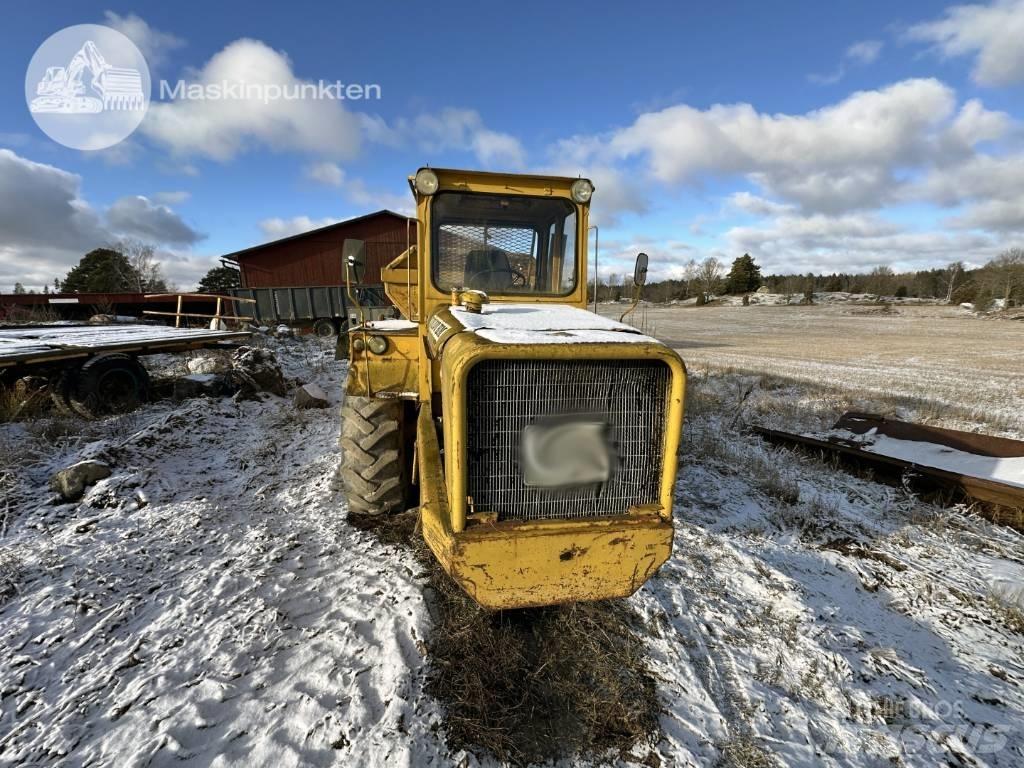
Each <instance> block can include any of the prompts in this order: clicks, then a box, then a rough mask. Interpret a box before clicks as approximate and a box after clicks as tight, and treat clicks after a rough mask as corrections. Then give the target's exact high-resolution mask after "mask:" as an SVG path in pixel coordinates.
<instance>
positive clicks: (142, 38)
mask: <svg viewBox="0 0 1024 768" xmlns="http://www.w3.org/2000/svg"><path fill="white" fill-rule="evenodd" d="M103 16H104V24H105V25H106V26H108V27H112V28H113V29H116V30H117V31H118V32H120V33H121V34H122V35H124V36H125V37H127V38H128V39H129V40H131V41H132V42H133V43H135V45H136V46H138V49H139V50H140V51H142V55H143V56H145V57H146V64H147V65H148V66H149V68H150V70H155V69H159V68H160V67H161V66H162V65H163V64H165V63H166V61H167V55H168V54H169V53H170V52H171V51H174V50H177V49H178V48H181V47H182V46H184V45H185V41H184V40H182V39H181V38H180V37H177V36H175V35H172V34H171V33H169V32H161V31H160V30H158V29H154V28H153V27H151V26H150V25H149V24H148V23H147V22H146V21H145V20H143V19H141V18H139V17H138V16H136V15H135V14H134V13H129V14H128V15H127V16H121V15H119V14H117V13H114V12H113V11H106V12H105V13H104V14H103Z"/></svg>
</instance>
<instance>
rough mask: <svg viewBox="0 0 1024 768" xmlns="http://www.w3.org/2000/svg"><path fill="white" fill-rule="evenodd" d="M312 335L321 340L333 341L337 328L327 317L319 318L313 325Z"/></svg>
mask: <svg viewBox="0 0 1024 768" xmlns="http://www.w3.org/2000/svg"><path fill="white" fill-rule="evenodd" d="M313 333H314V334H316V335H317V336H318V337H319V338H321V339H333V338H334V337H335V336H337V335H338V327H337V326H336V325H335V324H334V321H333V320H331V319H330V318H329V317H321V318H319V319H317V321H316V322H315V323H313Z"/></svg>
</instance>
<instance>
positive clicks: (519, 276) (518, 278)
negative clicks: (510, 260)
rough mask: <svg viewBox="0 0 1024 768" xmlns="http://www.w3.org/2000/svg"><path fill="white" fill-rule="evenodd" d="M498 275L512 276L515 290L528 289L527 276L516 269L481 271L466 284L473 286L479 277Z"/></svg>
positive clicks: (499, 268)
mask: <svg viewBox="0 0 1024 768" xmlns="http://www.w3.org/2000/svg"><path fill="white" fill-rule="evenodd" d="M497 274H502V275H511V277H512V287H513V288H525V287H526V275H524V274H523V273H522V272H520V271H519V270H518V269H515V268H514V267H497V268H495V269H483V270H480V271H479V272H476V273H474V274H473V275H472V276H471V277H470V278H469V280H467V281H466V282H467V283H469V285H471V286H472V285H473V284H474V282H475V281H476V279H477V278H478V277H483V276H484V275H497Z"/></svg>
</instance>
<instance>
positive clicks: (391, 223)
mask: <svg viewBox="0 0 1024 768" xmlns="http://www.w3.org/2000/svg"><path fill="white" fill-rule="evenodd" d="M410 237H411V238H412V242H415V239H416V230H415V228H412V229H411V230H410ZM346 238H355V239H359V240H363V241H364V242H365V243H366V268H365V277H364V278H363V282H364V283H367V284H373V283H379V282H380V281H381V280H380V270H381V267H383V266H385V265H386V264H387V263H388V262H389V261H391V260H392V259H394V258H395V257H396V256H398V255H399V254H401V253H402V251H404V250H405V248H406V224H405V220H404V219H399V218H396V217H394V216H391V215H387V214H382V215H380V216H374V217H371V218H368V219H364V220H362V221H354V222H352V223H351V224H350V225H342V226H338V227H334V228H332V229H329V230H327V231H326V232H321V233H311V234H310V235H308V236H306V237H303V236H300V237H296V238H294V239H291V240H288V241H287V242H282V243H268V244H267V245H265V246H263V247H261V248H258V249H257V250H254V251H251V252H249V253H247V254H244V255H241V256H239V257H238V264H239V267H240V268H241V276H242V286H243V287H245V288H269V287H276V286H282V287H285V286H303V285H342V284H344V282H345V273H344V270H343V269H342V263H341V244H342V241H344V240H345V239H346Z"/></svg>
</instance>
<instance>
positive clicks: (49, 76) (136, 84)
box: [25, 24, 150, 150]
mask: <svg viewBox="0 0 1024 768" xmlns="http://www.w3.org/2000/svg"><path fill="white" fill-rule="evenodd" d="M149 95H150V80H149V67H148V66H147V65H146V59H145V58H144V57H143V55H142V52H141V51H139V49H138V48H137V47H136V46H135V44H134V43H133V42H132V41H131V40H129V39H128V38H127V37H125V36H124V35H122V34H121V33H120V32H118V31H117V30H116V29H111V28H110V27H104V26H101V25H99V24H76V25H75V26H73V27H65V28H64V29H62V30H60V31H59V32H56V33H55V34H53V35H51V36H50V37H48V38H47V39H46V42H44V43H43V44H42V45H40V46H39V48H38V49H37V50H36V52H35V55H34V56H33V57H32V61H31V62H29V65H28V71H27V72H26V73H25V101H26V102H27V103H28V109H29V111H30V112H31V113H32V118H33V119H34V120H35V121H36V125H38V126H39V127H40V128H41V129H42V131H43V133H45V134H46V135H47V136H49V137H50V138H51V139H53V140H54V141H56V142H58V143H60V144H63V145H64V146H65V147H70V148H72V149H86V150H90V149H106V148H107V147H112V146H113V145H114V144H117V143H118V142H119V141H123V140H124V139H126V138H128V136H130V135H131V133H132V131H134V130H135V129H136V128H138V127H139V123H141V122H142V118H143V117H145V115H146V110H147V109H148V108H149Z"/></svg>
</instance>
